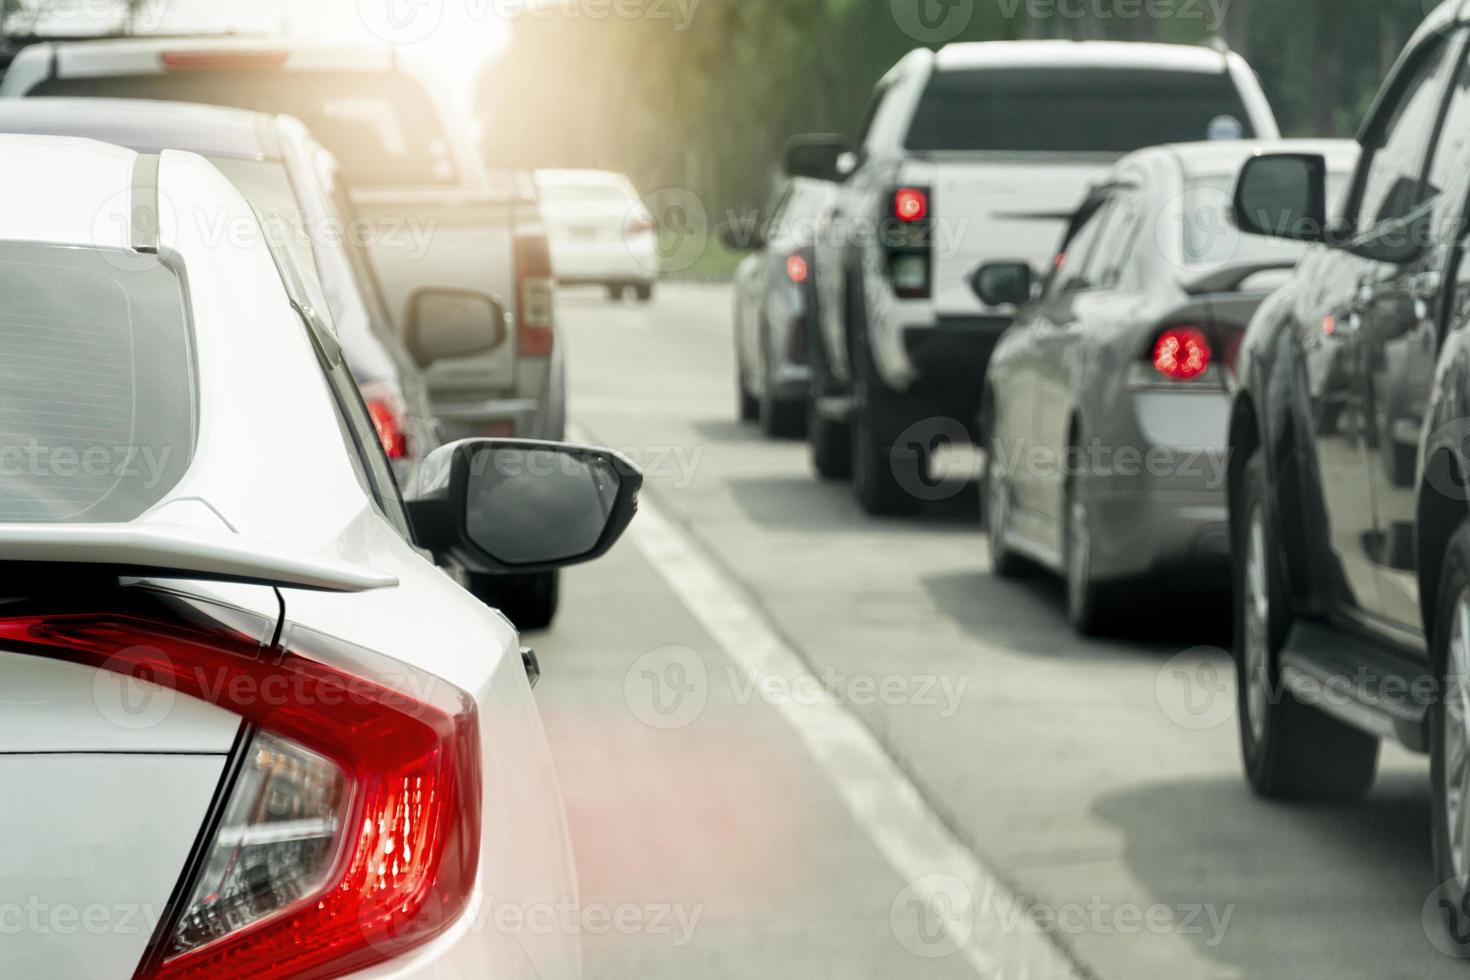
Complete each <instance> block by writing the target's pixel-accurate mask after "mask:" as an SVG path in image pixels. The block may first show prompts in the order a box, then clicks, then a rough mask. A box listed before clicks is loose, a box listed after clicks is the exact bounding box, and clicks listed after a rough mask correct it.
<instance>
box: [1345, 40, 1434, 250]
mask: <svg viewBox="0 0 1470 980" xmlns="http://www.w3.org/2000/svg"><path fill="white" fill-rule="evenodd" d="M1451 48H1452V45H1451V44H1450V43H1449V42H1448V41H1447V40H1446V39H1445V38H1443V37H1437V38H1435V39H1434V40H1433V41H1431V42H1429V47H1427V48H1426V49H1423V50H1421V51H1420V52H1419V53H1418V55H1417V59H1416V63H1415V64H1414V65H1413V67H1411V68H1409V69H1408V70H1407V76H1406V80H1405V81H1404V82H1403V83H1402V84H1401V85H1400V86H1398V95H1397V102H1396V104H1395V105H1394V107H1393V109H1392V110H1391V111H1390V112H1389V113H1388V115H1387V116H1386V117H1380V118H1381V119H1383V122H1382V125H1379V126H1376V127H1375V131H1374V132H1373V133H1371V134H1370V136H1369V142H1368V147H1367V153H1368V158H1367V171H1366V173H1365V174H1364V175H1363V177H1362V183H1361V185H1360V187H1359V190H1358V207H1357V209H1356V218H1355V221H1354V228H1355V229H1356V230H1357V231H1359V232H1364V231H1367V230H1369V229H1371V228H1374V227H1376V226H1377V225H1380V224H1382V223H1383V222H1385V221H1393V220H1396V219H1401V218H1404V217H1407V216H1408V215H1409V214H1411V213H1413V212H1414V211H1415V210H1416V209H1417V208H1418V207H1419V206H1420V205H1421V204H1423V176H1424V163H1425V159H1424V157H1425V154H1426V153H1427V152H1428V149H1429V140H1430V135H1431V134H1432V133H1433V131H1434V125H1435V123H1436V121H1437V120H1438V118H1439V110H1440V107H1441V106H1442V104H1443V98H1442V96H1443V95H1444V82H1445V78H1446V76H1447V75H1448V73H1449V53H1450V50H1451Z"/></svg>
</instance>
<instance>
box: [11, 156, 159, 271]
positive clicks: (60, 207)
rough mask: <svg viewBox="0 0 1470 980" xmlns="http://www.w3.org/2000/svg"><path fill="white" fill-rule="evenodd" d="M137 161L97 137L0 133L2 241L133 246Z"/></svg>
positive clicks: (104, 246) (100, 246) (116, 246)
mask: <svg viewBox="0 0 1470 980" xmlns="http://www.w3.org/2000/svg"><path fill="white" fill-rule="evenodd" d="M137 159H138V154H136V153H134V152H133V151H132V150H128V149H124V148H122V147H120V146H113V145H111V144H108V143H102V142H98V141H96V140H89V139H72V138H66V137H57V136H10V135H0V161H4V170H5V180H3V181H0V240H5V241H30V242H43V243H47V244H55V245H83V246H93V247H98V248H124V249H125V248H130V247H131V245H132V242H131V240H130V238H131V229H132V221H133V215H132V208H131V195H130V194H129V193H128V190H129V188H130V187H131V186H132V183H133V170H134V167H135V164H136V162H137Z"/></svg>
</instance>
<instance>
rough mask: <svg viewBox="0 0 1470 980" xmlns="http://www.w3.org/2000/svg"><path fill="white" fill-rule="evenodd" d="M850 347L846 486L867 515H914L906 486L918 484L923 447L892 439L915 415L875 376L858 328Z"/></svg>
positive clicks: (923, 471)
mask: <svg viewBox="0 0 1470 980" xmlns="http://www.w3.org/2000/svg"><path fill="white" fill-rule="evenodd" d="M854 336H855V340H856V343H855V344H854V345H853V346H854V347H855V348H856V349H855V351H854V358H853V360H854V361H855V362H856V363H855V364H854V369H855V371H854V374H855V381H856V384H855V385H854V393H855V395H856V398H855V399H854V405H853V413H852V488H853V494H854V496H856V498H857V501H858V504H859V506H861V507H862V509H863V511H864V512H865V513H867V514H868V515H870V516H873V517H899V516H907V515H911V514H915V513H917V512H918V510H919V499H918V498H917V497H915V496H914V495H913V494H912V493H910V492H909V491H908V489H907V488H906V484H907V486H918V485H920V483H921V482H922V480H923V479H924V478H925V477H926V476H927V475H928V467H929V459H928V453H927V451H926V449H925V447H922V446H919V445H914V444H910V445H906V446H899V445H896V443H897V442H898V437H899V436H900V435H902V434H903V432H904V430H905V429H906V428H907V427H908V425H909V424H910V417H911V416H914V417H917V416H918V415H919V413H917V412H915V411H914V409H913V406H912V405H911V404H910V402H911V399H907V398H904V397H903V396H901V395H899V394H898V393H896V392H894V391H892V390H890V389H889V387H888V385H887V384H886V383H885V382H884V381H883V379H882V378H881V377H879V376H878V368H877V366H876V365H875V364H874V363H873V354H872V349H871V348H870V347H869V345H868V338H867V334H866V331H864V330H861V329H859V330H858V332H857V333H856V334H855V335H854Z"/></svg>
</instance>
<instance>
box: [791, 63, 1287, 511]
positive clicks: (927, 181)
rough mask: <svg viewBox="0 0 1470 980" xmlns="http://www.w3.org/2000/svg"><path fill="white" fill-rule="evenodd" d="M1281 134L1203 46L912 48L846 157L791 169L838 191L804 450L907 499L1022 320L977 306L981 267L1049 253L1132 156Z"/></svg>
mask: <svg viewBox="0 0 1470 980" xmlns="http://www.w3.org/2000/svg"><path fill="white" fill-rule="evenodd" d="M1279 135H1280V133H1279V131H1278V129H1277V126H1276V120H1275V117H1274V116H1273V115H1272V113H1271V108H1270V105H1269V104H1268V103H1267V101H1266V97H1265V95H1264V94H1263V93H1262V91H1261V87H1260V84H1259V82H1258V81H1257V79H1256V76H1255V74H1254V72H1252V71H1251V69H1250V67H1249V66H1248V65H1246V63H1245V62H1244V60H1242V59H1241V58H1240V57H1239V56H1238V55H1235V54H1233V53H1230V52H1228V51H1224V50H1218V49H1214V48H1210V47H1186V46H1182V45H1166V44H1124V43H1113V42H1102V41H1098V42H1082V43H1079V42H1073V41H1007V42H989V43H978V44H954V45H950V46H949V47H946V48H944V49H943V50H941V51H939V52H938V53H935V52H932V51H929V50H919V51H914V52H913V53H911V54H910V55H908V56H907V57H905V58H904V59H903V60H902V61H901V62H899V64H898V65H897V66H896V67H895V68H894V69H893V70H892V71H890V72H889V73H888V75H886V76H885V77H884V78H883V79H882V81H880V82H879V83H878V87H877V90H876V92H875V93H874V96H873V101H872V105H871V107H870V108H869V111H868V114H867V118H866V120H865V122H864V123H863V127H862V131H861V132H860V133H859V134H858V137H857V139H856V140H855V141H854V142H853V144H852V146H851V150H850V152H848V153H846V154H843V155H842V156H841V157H838V158H837V159H835V160H832V159H830V158H828V160H827V161H825V162H822V163H818V164H817V165H815V166H812V167H811V168H810V169H809V170H808V171H807V172H805V173H803V174H800V175H801V176H810V177H818V178H822V177H829V178H830V177H835V178H836V179H838V180H840V181H842V185H843V186H842V190H841V192H840V195H839V198H838V201H837V203H836V204H835V205H834V208H833V210H832V212H831V213H830V216H829V219H828V221H827V223H826V225H825V227H824V228H823V229H822V231H821V233H820V234H819V236H818V247H817V250H816V280H817V288H818V295H819V300H818V307H819V310H820V314H819V315H820V317H821V330H820V343H819V344H817V345H815V348H814V349H813V351H812V363H813V370H814V388H815V390H814V395H815V399H816V410H815V411H814V413H813V424H812V426H811V431H810V438H811V439H812V440H813V449H814V457H815V458H817V459H823V460H828V461H832V462H830V463H829V468H830V469H831V470H832V471H834V472H836V471H840V470H842V469H845V468H846V465H847V464H849V463H850V465H851V468H852V472H853V481H854V486H855V489H856V492H857V496H858V499H859V501H860V502H861V503H862V505H863V507H864V508H865V509H866V510H867V511H868V512H870V513H899V512H906V511H910V510H912V509H914V508H915V507H916V506H917V503H918V501H919V499H920V497H921V496H922V495H923V493H922V491H923V489H924V486H925V484H926V483H927V481H928V479H929V475H928V473H927V466H928V459H929V457H930V456H931V454H932V452H933V450H934V448H935V447H936V445H937V444H938V443H940V442H943V441H944V440H946V439H949V440H954V439H958V438H969V439H971V440H975V441H978V440H977V439H976V436H978V435H979V433H978V432H977V431H976V429H977V428H978V425H977V420H976V416H977V414H978V410H979V404H980V394H981V391H982V385H983V380H984V373H985V366H986V363H987V361H988V360H989V357H990V352H991V351H992V350H993V349H994V347H995V343H996V341H997V340H998V339H999V337H1000V335H1001V333H1002V332H1003V331H1004V330H1005V328H1006V327H1007V326H1008V325H1009V324H1010V322H1011V320H1012V319H1013V317H1014V315H1015V309H1014V307H989V306H986V305H985V304H984V303H982V302H981V301H980V299H979V297H978V295H977V293H976V291H975V289H974V287H973V283H972V279H973V277H974V274H975V273H976V272H977V271H978V270H979V268H980V266H981V265H983V264H985V263H986V262H989V261H994V260H1000V259H1013V260H1020V261H1025V262H1029V263H1031V264H1032V265H1035V266H1041V265H1043V264H1044V263H1045V262H1046V261H1047V260H1048V259H1049V258H1050V257H1051V255H1052V253H1053V251H1054V249H1055V246H1056V243H1057V240H1058V238H1059V237H1060V235H1061V233H1062V230H1063V228H1064V226H1065V221H1066V218H1067V217H1068V216H1069V215H1070V214H1071V213H1072V211H1073V210H1074V209H1075V208H1076V206H1077V204H1078V203H1079V202H1080V201H1081V199H1082V198H1083V196H1084V194H1085V193H1086V192H1087V190H1088V189H1089V187H1090V186H1091V185H1092V184H1093V183H1094V182H1096V181H1098V180H1101V179H1102V178H1103V177H1104V176H1105V175H1106V174H1107V172H1108V170H1109V169H1110V167H1111V165H1112V163H1113V162H1115V161H1116V160H1117V159H1118V158H1120V157H1122V156H1123V155H1124V154H1126V153H1128V152H1131V151H1133V150H1137V149H1140V148H1142V147H1144V146H1152V145H1155V144H1160V143H1170V142H1190V141H1195V140H1200V139H1206V138H1212V139H1230V138H1235V139H1239V138H1248V137H1257V138H1273V137H1277V136H1279ZM809 159H810V158H809ZM849 439H850V447H851V458H850V459H843V458H842V457H843V456H845V454H846V452H847V451H848V447H849Z"/></svg>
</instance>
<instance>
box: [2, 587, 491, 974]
mask: <svg viewBox="0 0 1470 980" xmlns="http://www.w3.org/2000/svg"><path fill="white" fill-rule="evenodd" d="M0 642H4V643H5V644H6V649H10V650H16V651H19V652H22V653H34V654H39V655H42V656H49V657H53V658H57V659H63V660H70V661H79V662H83V663H86V664H89V665H91V666H93V667H96V668H99V669H102V670H108V671H113V672H117V673H121V674H125V675H129V676H133V677H143V678H147V679H148V680H150V681H152V682H153V683H154V684H157V685H161V686H162V687H164V688H167V689H171V690H173V691H176V692H178V693H180V694H184V695H188V696H191V697H195V698H199V699H201V700H204V701H207V702H209V703H211V704H214V705H217V706H219V707H221V708H223V709H225V710H228V711H231V712H233V713H235V714H237V715H239V716H240V717H241V718H242V719H244V721H245V723H246V728H245V730H244V731H245V733H246V736H247V737H248V741H245V742H243V743H242V746H243V752H242V753H241V754H239V755H237V756H236V758H237V759H238V766H237V767H236V768H235V770H234V772H233V773H232V776H231V777H230V779H229V781H228V785H227V788H224V789H223V790H222V805H220V806H218V807H216V808H213V809H212V811H211V813H212V814H214V815H213V816H212V817H211V818H210V825H209V826H206V828H204V830H205V832H204V834H203V835H202V836H201V844H202V845H203V846H202V847H196V852H195V859H193V860H191V861H190V863H189V866H188V869H187V870H186V872H185V879H184V880H183V881H181V882H180V886H179V888H178V889H177V890H176V892H175V899H174V902H173V903H172V904H171V907H170V912H169V914H168V916H166V917H165V919H164V920H163V921H162V922H160V924H159V931H158V933H157V934H156V935H155V937H154V942H153V944H152V945H151V946H150V951H149V953H148V955H147V956H146V958H145V961H144V962H143V963H142V964H140V966H139V967H138V971H137V973H136V978H137V980H176V978H179V980H181V978H196V977H197V978H204V977H210V978H216V980H236V978H238V980H287V978H291V980H303V978H308V977H310V978H325V977H335V976H340V975H341V974H344V973H349V972H353V971H356V970H361V969H364V968H367V967H369V966H372V965H373V964H376V963H380V962H382V961H384V960H387V959H390V958H392V957H395V956H399V955H401V954H403V953H404V952H406V951H407V950H409V949H412V948H414V947H416V946H419V945H421V944H422V943H424V942H427V941H429V940H430V939H432V938H433V937H434V936H436V935H438V934H440V933H441V932H443V931H444V930H445V929H447V928H448V927H449V926H450V925H451V924H452V923H453V922H454V921H455V920H456V919H457V918H458V917H459V915H460V914H461V913H462V912H463V911H464V909H465V907H466V906H467V904H468V902H469V898H470V895H471V893H472V891H473V888H474V883H475V879H476V871H477V867H478V863H479V842H480V752H479V725H478V718H477V714H476V710H475V704H474V701H473V700H472V699H471V698H470V697H469V696H468V695H466V694H464V693H463V692H462V691H460V690H458V689H457V688H454V687H453V686H451V685H449V684H448V683H447V682H445V681H442V680H440V679H438V678H435V677H431V676H429V675H426V674H423V673H421V672H419V671H417V670H415V669H413V668H411V667H408V666H406V665H404V664H401V663H398V662H396V661H390V660H388V659H386V658H384V657H381V656H380V655H378V654H374V653H372V652H371V651H367V650H362V649H360V648H356V647H350V646H348V645H346V644H342V643H340V642H338V641H335V640H331V639H329V638H326V637H323V636H320V635H319V634H315V633H312V632H311V631H307V630H294V631H292V632H290V633H288V635H287V636H286V637H285V638H284V639H283V643H284V644H285V645H286V648H285V649H280V648H275V647H270V646H262V645H261V644H260V643H259V642H256V641H254V640H252V639H250V638H248V637H246V636H244V635H243V634H240V633H236V632H234V631H233V630H231V629H229V628H226V627H224V626H221V625H219V624H218V623H216V622H214V621H213V620H209V619H205V618H203V617H199V616H197V615H190V616H187V617H180V618H174V617H172V616H171V615H170V616H167V617H165V616H161V615H158V613H157V611H156V610H154V609H153V608H152V607H151V606H149V607H143V608H140V609H130V608H124V609H120V610H119V611H116V612H101V613H56V614H41V615H21V616H11V617H7V618H3V619H0Z"/></svg>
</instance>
